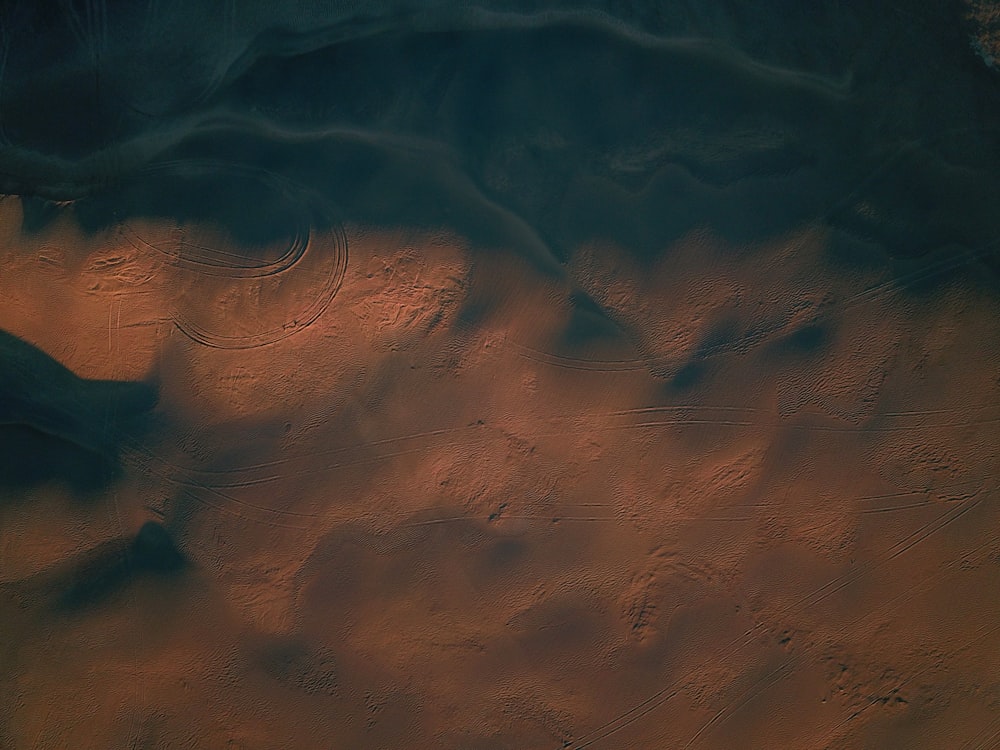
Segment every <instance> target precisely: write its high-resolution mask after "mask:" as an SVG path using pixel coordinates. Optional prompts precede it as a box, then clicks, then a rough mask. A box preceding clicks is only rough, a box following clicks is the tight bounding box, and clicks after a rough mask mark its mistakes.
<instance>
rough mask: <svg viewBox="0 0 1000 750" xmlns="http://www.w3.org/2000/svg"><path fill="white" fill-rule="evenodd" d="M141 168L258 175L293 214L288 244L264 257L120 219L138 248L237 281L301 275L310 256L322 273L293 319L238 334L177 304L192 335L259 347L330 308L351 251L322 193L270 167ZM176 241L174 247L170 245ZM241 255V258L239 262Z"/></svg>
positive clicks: (160, 172)
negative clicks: (147, 230) (151, 234)
mask: <svg viewBox="0 0 1000 750" xmlns="http://www.w3.org/2000/svg"><path fill="white" fill-rule="evenodd" d="M141 174H142V175H145V176H166V177H167V178H183V179H187V180H196V179H198V178H202V179H205V178H211V177H216V176H220V175H221V176H224V177H235V178H238V179H240V180H244V181H245V180H255V181H256V182H257V183H258V184H259V185H261V186H263V187H264V188H265V189H266V190H267V191H268V192H269V193H271V194H273V195H274V196H276V197H277V198H279V199H281V201H282V202H283V203H284V204H285V205H286V206H287V207H288V209H289V210H290V212H291V215H292V219H291V221H292V227H291V231H290V232H289V237H290V239H289V240H288V246H287V247H286V248H285V249H284V250H283V251H282V253H281V254H280V255H279V256H278V257H277V258H275V259H273V260H270V261H266V262H249V261H248V260H247V258H246V257H245V256H243V255H240V254H238V253H233V252H229V251H227V250H224V249H219V248H213V247H207V246H205V245H203V244H198V243H196V242H190V241H186V240H184V239H183V237H180V236H177V237H176V238H174V240H172V241H171V242H168V243H164V242H163V241H155V240H149V239H146V238H144V237H143V236H141V235H140V234H139V233H138V232H136V231H135V230H134V229H132V228H131V227H130V226H129V225H128V223H127V222H122V223H121V224H120V225H119V233H120V234H121V236H122V237H123V238H124V239H125V240H126V242H128V243H129V244H130V245H131V246H132V247H133V248H135V249H137V250H139V251H140V252H147V253H148V252H150V251H152V252H156V253H158V254H160V255H163V256H166V258H167V259H168V261H169V262H170V264H171V265H172V266H174V267H175V268H179V269H181V270H183V271H187V272H191V273H197V274H199V275H204V276H214V277H221V278H223V279H230V280H233V281H239V280H253V279H257V280H263V279H267V278H271V277H276V276H279V275H281V274H285V273H290V272H292V273H297V274H299V275H301V274H302V272H303V264H304V263H307V262H310V261H311V260H315V262H317V263H319V266H318V268H317V269H315V270H313V269H309V275H310V276H315V277H316V278H320V279H322V282H321V285H320V288H319V289H317V290H315V294H314V295H313V298H312V300H311V302H310V303H309V305H308V306H306V308H305V309H303V310H300V311H299V312H298V313H296V314H295V315H294V317H293V318H292V319H291V320H286V321H285V322H284V323H282V324H281V325H280V326H276V327H274V328H270V329H267V330H263V331H256V332H254V333H250V334H243V335H234V334H227V333H220V332H218V331H214V330H210V329H209V328H207V327H206V326H204V325H202V324H200V323H197V322H195V321H194V320H192V319H191V318H190V317H188V316H185V315H184V314H183V313H181V312H180V311H179V310H174V311H173V313H172V318H173V320H174V323H175V325H176V326H177V328H178V329H179V330H180V331H181V333H182V334H184V335H185V336H187V337H188V338H189V339H191V340H192V341H194V342H196V343H198V344H201V345H203V346H207V347H210V348H214V349H255V348H258V347H261V346H267V345H269V344H273V343H276V342H278V341H281V340H283V339H286V338H288V337H289V336H292V335H294V334H295V333H298V332H300V331H303V330H305V329H306V328H308V327H309V326H311V325H312V324H313V323H315V322H316V321H317V320H318V319H319V318H320V317H321V316H322V315H323V314H324V313H325V312H326V310H327V309H328V308H329V306H330V304H331V303H332V302H333V299H334V297H336V295H337V293H338V292H339V291H340V288H341V285H342V284H343V281H344V277H345V275H346V271H347V264H348V256H349V251H348V242H347V235H346V233H345V232H344V229H343V226H342V225H341V224H340V222H339V221H336V220H334V218H333V216H332V215H331V213H330V212H329V211H328V210H324V209H322V208H321V206H323V205H324V203H323V201H322V200H321V199H320V197H319V196H317V195H315V194H313V193H312V192H310V191H307V190H305V189H304V188H302V187H301V186H298V185H295V184H294V183H292V182H290V181H289V180H287V179H285V178H284V177H282V176H280V175H278V174H276V173H274V172H271V171H269V170H266V169H261V168H257V167H250V166H246V165H241V164H234V163H228V162H220V161H212V160H191V161H176V160H175V161H169V162H162V163H160V164H157V165H153V166H151V167H148V168H147V169H145V170H143V172H142V173H141ZM317 226H320V227H323V229H322V232H323V235H324V236H325V237H326V238H327V239H328V240H329V244H330V245H331V246H332V249H329V250H328V249H327V248H320V249H317V247H316V239H317V234H316V232H317V230H316V227H317ZM174 243H175V244H176V247H171V245H172V244H174ZM237 260H241V261H243V262H242V263H237V262H236V261H237Z"/></svg>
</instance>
